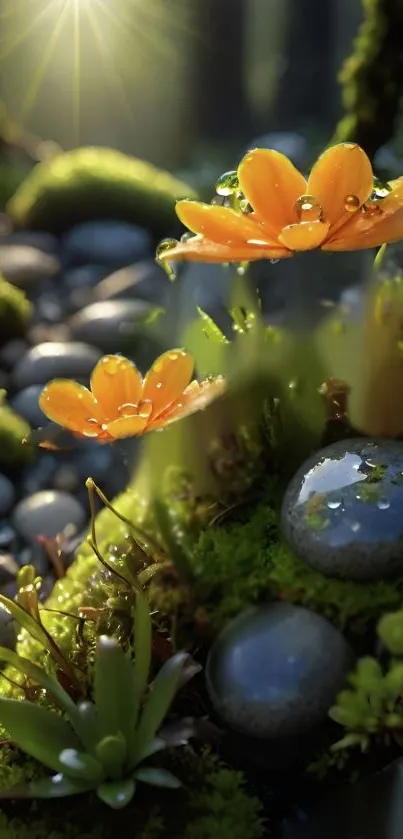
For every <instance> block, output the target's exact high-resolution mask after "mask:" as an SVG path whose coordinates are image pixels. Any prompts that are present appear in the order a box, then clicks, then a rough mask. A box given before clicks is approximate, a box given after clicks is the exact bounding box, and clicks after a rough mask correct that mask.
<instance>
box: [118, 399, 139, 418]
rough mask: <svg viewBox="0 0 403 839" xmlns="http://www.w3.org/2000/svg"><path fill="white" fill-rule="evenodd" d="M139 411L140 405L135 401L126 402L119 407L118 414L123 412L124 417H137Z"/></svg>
mask: <svg viewBox="0 0 403 839" xmlns="http://www.w3.org/2000/svg"><path fill="white" fill-rule="evenodd" d="M138 412H139V406H138V405H135V404H134V403H133V402H125V403H124V405H120V406H119V408H118V414H121V416H123V417H135V416H137V414H138Z"/></svg>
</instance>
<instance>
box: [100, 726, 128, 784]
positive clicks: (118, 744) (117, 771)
mask: <svg viewBox="0 0 403 839" xmlns="http://www.w3.org/2000/svg"><path fill="white" fill-rule="evenodd" d="M96 754H97V758H98V760H99V761H100V762H101V764H102V766H103V768H104V770H105V775H106V776H107V777H108V778H110V779H111V780H113V781H117V780H119V779H120V778H121V777H122V774H123V766H124V763H125V760H126V758H127V743H126V740H125V739H124V737H123V734H120V735H116V736H114V737H104V739H103V740H101V741H100V742H99V743H98V745H97V748H96Z"/></svg>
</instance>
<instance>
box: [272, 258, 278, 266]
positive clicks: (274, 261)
mask: <svg viewBox="0 0 403 839" xmlns="http://www.w3.org/2000/svg"><path fill="white" fill-rule="evenodd" d="M278 262H280V260H279V259H271V260H270V265H277V263H278Z"/></svg>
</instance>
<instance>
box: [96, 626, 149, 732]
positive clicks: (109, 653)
mask: <svg viewBox="0 0 403 839" xmlns="http://www.w3.org/2000/svg"><path fill="white" fill-rule="evenodd" d="M94 697H95V705H96V708H97V712H98V718H99V728H100V735H101V737H107V736H108V735H116V734H117V733H118V732H119V731H121V733H122V734H123V736H124V737H125V739H126V741H127V742H129V740H130V738H131V736H132V732H133V728H134V725H135V715H136V713H137V711H136V708H138V703H139V701H140V700H139V690H138V686H137V682H136V677H135V670H134V666H133V664H132V662H131V661H130V659H129V657H128V656H127V655H125V653H124V652H123V650H122V648H121V646H120V645H119V644H118V642H117V641H116V640H115V639H114V638H108V637H107V636H106V635H101V637H100V638H99V639H98V644H97V654H96V658H95V673H94Z"/></svg>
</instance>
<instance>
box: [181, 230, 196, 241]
mask: <svg viewBox="0 0 403 839" xmlns="http://www.w3.org/2000/svg"><path fill="white" fill-rule="evenodd" d="M193 237H194V233H189V231H188V232H187V233H183V234H182V236H181V238H180V240H181V242H188V241H189V239H193Z"/></svg>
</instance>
